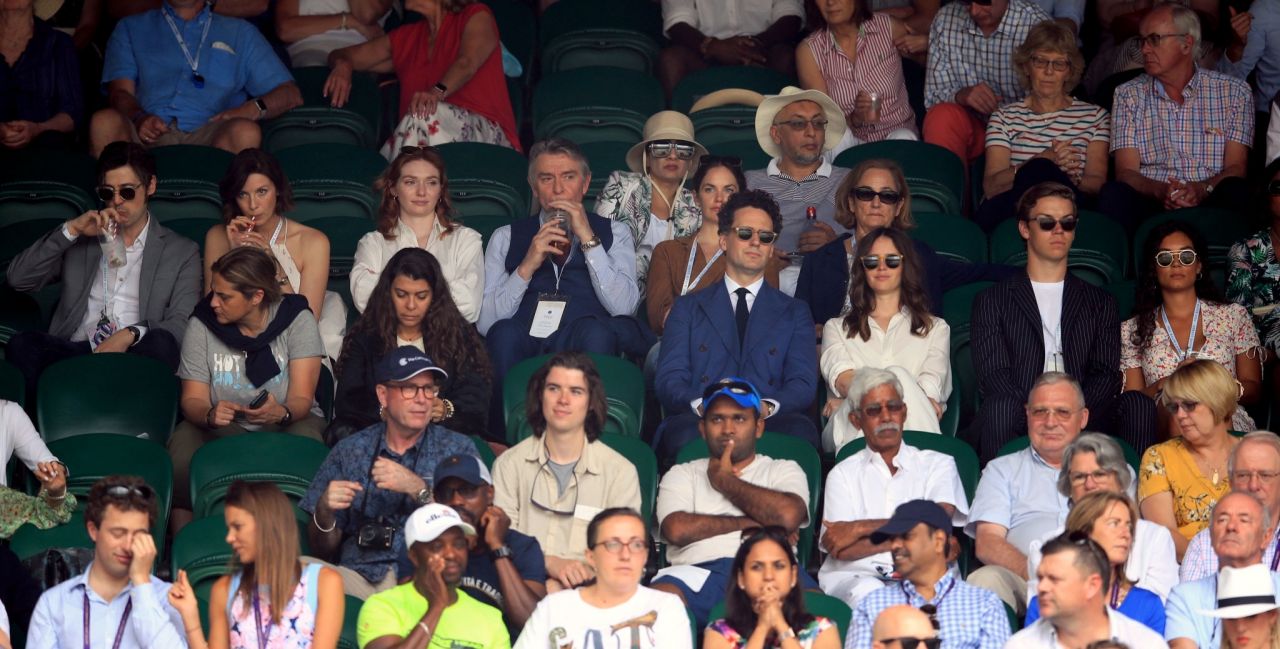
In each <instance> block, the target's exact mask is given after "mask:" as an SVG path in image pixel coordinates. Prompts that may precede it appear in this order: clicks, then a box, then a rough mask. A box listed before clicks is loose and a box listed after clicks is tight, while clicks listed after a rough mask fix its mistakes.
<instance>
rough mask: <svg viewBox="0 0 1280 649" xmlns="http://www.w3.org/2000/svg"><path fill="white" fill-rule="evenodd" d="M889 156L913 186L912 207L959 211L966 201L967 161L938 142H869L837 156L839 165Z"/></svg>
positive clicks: (918, 209) (927, 210)
mask: <svg viewBox="0 0 1280 649" xmlns="http://www.w3.org/2000/svg"><path fill="white" fill-rule="evenodd" d="M872 158H888V159H890V160H894V161H896V162H897V163H898V165H900V166H901V167H902V172H903V174H904V175H906V178H907V185H908V186H909V187H910V189H911V202H912V207H913V209H915V210H917V211H922V212H942V213H945V214H959V213H960V206H961V202H962V201H963V200H964V173H965V172H964V163H962V162H961V161H960V159H959V158H957V157H956V155H955V154H954V153H952V152H950V151H948V150H946V149H944V148H942V147H940V146H938V145H936V144H929V143H927V142H916V141H909V140H884V141H881V142H870V143H867V144H861V145H858V146H855V147H853V148H852V149H848V150H846V151H844V152H843V153H841V154H840V155H838V156H836V161H835V164H836V166H838V167H853V166H855V165H857V164H858V163H859V162H862V161H863V160H869V159H872Z"/></svg>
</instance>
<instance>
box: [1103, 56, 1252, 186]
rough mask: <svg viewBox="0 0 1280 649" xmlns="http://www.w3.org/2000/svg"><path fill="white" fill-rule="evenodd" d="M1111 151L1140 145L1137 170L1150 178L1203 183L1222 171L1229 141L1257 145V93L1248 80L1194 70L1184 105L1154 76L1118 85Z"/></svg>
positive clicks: (1188, 84) (1208, 71)
mask: <svg viewBox="0 0 1280 649" xmlns="http://www.w3.org/2000/svg"><path fill="white" fill-rule="evenodd" d="M1114 110H1115V129H1114V130H1115V137H1114V138H1112V140H1111V151H1112V152H1113V153H1114V152H1115V151H1117V150H1119V149H1137V150H1138V156H1139V159H1140V160H1141V163H1140V165H1139V168H1138V171H1139V172H1140V173H1141V174H1142V175H1143V176H1145V177H1147V178H1150V179H1152V180H1156V181H1160V182H1167V181H1168V180H1169V179H1170V178H1171V177H1176V178H1179V179H1181V180H1185V181H1190V182H1200V181H1203V180H1205V179H1206V178H1210V177H1213V176H1216V175H1217V174H1218V172H1220V171H1222V162H1223V156H1224V154H1225V153H1226V150H1227V142H1239V143H1240V144H1243V145H1245V146H1252V145H1253V119H1254V114H1253V93H1252V92H1251V91H1250V90H1249V86H1248V85H1247V84H1245V82H1243V81H1241V80H1239V79H1236V78H1235V77H1230V76H1227V75H1225V74H1221V73H1219V72H1213V71H1210V70H1202V69H1200V68H1196V73H1195V74H1194V75H1192V77H1191V81H1189V82H1187V85H1186V86H1185V87H1184V88H1183V89H1182V104H1181V105H1179V104H1177V103H1176V102H1174V101H1173V100H1172V99H1170V98H1169V95H1168V94H1167V93H1166V92H1165V89H1164V85H1163V84H1161V83H1160V82H1159V81H1158V80H1157V79H1156V78H1155V77H1152V76H1150V75H1147V74H1143V75H1139V76H1138V77H1137V78H1136V79H1134V80H1132V81H1129V82H1127V83H1125V84H1123V85H1121V86H1120V87H1119V88H1116V98H1115V105H1114Z"/></svg>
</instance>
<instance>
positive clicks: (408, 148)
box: [400, 146, 436, 155]
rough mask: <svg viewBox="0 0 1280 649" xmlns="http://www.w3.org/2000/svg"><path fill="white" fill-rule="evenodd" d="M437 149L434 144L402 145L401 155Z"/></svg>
mask: <svg viewBox="0 0 1280 649" xmlns="http://www.w3.org/2000/svg"><path fill="white" fill-rule="evenodd" d="M435 150H436V148H435V147H433V146H402V147H400V155H413V154H415V153H423V152H425V151H435Z"/></svg>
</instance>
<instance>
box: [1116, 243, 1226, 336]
mask: <svg viewBox="0 0 1280 649" xmlns="http://www.w3.org/2000/svg"><path fill="white" fill-rule="evenodd" d="M1175 232H1181V233H1183V234H1185V235H1187V238H1188V239H1191V247H1192V249H1194V250H1195V251H1196V261H1198V262H1200V267H1201V268H1204V267H1206V266H1207V265H1208V263H1207V262H1208V261H1209V244H1208V242H1207V241H1205V238H1204V235H1203V234H1201V233H1200V230H1199V229H1197V228H1196V227H1195V226H1194V225H1191V224H1190V223H1187V222H1186V221H1178V220H1172V221H1165V222H1163V223H1161V224H1159V225H1157V226H1156V227H1154V228H1152V229H1151V232H1150V233H1149V234H1148V235H1147V239H1146V241H1144V242H1143V243H1142V257H1140V258H1138V259H1137V260H1136V261H1135V262H1134V265H1135V266H1137V268H1138V282H1137V285H1138V287H1137V289H1136V294H1135V297H1134V305H1133V312H1134V314H1135V316H1134V317H1136V318H1137V322H1136V323H1135V324H1136V325H1137V326H1135V327H1134V329H1133V336H1131V337H1130V339H1129V342H1131V343H1133V344H1134V345H1135V346H1136V347H1137V348H1138V349H1139V350H1145V349H1146V348H1147V345H1148V343H1150V342H1151V336H1152V334H1154V333H1155V329H1156V312H1157V311H1158V310H1159V309H1160V306H1161V305H1162V304H1164V294H1162V293H1161V292H1160V283H1159V281H1158V280H1157V279H1156V251H1157V250H1158V249H1159V248H1160V242H1161V241H1163V240H1164V238H1165V237H1167V236H1169V235H1171V234H1173V233H1175ZM1195 288H1196V297H1198V298H1200V299H1201V300H1204V301H1206V302H1212V303H1214V304H1222V302H1223V299H1222V294H1221V293H1220V292H1218V287H1217V286H1214V284H1213V278H1211V277H1209V273H1201V275H1200V277H1197V278H1196V283H1195Z"/></svg>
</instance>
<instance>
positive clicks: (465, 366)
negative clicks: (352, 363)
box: [337, 248, 493, 379]
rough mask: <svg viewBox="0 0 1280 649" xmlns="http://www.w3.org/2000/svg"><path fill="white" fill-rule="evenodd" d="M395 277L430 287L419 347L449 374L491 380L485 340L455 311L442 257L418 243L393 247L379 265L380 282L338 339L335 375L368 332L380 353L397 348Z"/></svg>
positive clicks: (383, 353) (455, 305) (421, 324)
mask: <svg viewBox="0 0 1280 649" xmlns="http://www.w3.org/2000/svg"><path fill="white" fill-rule="evenodd" d="M397 277H408V278H409V279H413V280H423V281H425V282H426V283H427V285H429V286H430V287H431V304H430V305H429V306H428V307H427V313H426V315H425V316H424V317H423V318H422V322H421V323H420V324H419V325H418V326H419V328H420V329H421V331H422V346H423V349H424V351H425V352H426V355H427V356H428V357H429V358H431V360H433V361H435V362H436V363H437V364H439V366H440V368H441V369H443V370H444V371H445V372H446V373H448V375H449V376H450V377H455V376H458V375H459V373H461V372H467V373H471V374H479V375H480V376H482V377H484V378H485V379H490V378H491V377H492V375H493V372H492V370H491V369H490V364H489V353H488V352H487V351H486V350H485V346H484V340H483V339H482V338H481V337H480V334H478V333H476V328H475V326H473V325H472V324H471V323H470V322H467V320H466V318H464V317H462V313H461V312H460V311H458V305H457V304H456V303H455V302H454V301H453V295H452V294H451V293H450V292H449V284H448V282H447V281H446V280H445V277H444V271H443V270H441V268H440V262H439V261H437V260H436V258H435V255H432V254H431V253H429V252H427V251H426V250H423V249H421V248H405V249H404V250H401V251H399V252H397V253H396V254H394V255H392V256H391V260H390V261H388V262H387V265H386V266H385V267H384V268H383V269H382V274H381V275H379V276H378V283H377V284H375V285H374V286H373V291H372V292H370V293H369V303H368V304H367V305H365V309H364V313H363V314H361V315H360V319H358V320H356V321H355V323H354V324H352V325H351V329H350V330H349V331H348V332H347V337H346V339H345V340H344V341H343V343H342V352H341V353H340V354H338V368H339V369H338V372H337V374H338V375H339V376H341V374H342V372H341V368H342V366H343V365H344V364H345V363H346V361H347V357H348V354H349V353H350V351H351V346H352V345H353V344H354V341H355V340H357V339H359V338H362V337H364V336H369V337H372V338H374V339H375V340H377V354H378V356H379V357H381V356H385V355H386V354H389V353H391V351H392V350H394V349H395V348H396V334H397V332H398V331H399V327H400V321H399V319H398V318H397V317H396V305H395V302H394V301H393V300H392V298H391V287H392V284H394V283H395V281H396V278H397Z"/></svg>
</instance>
